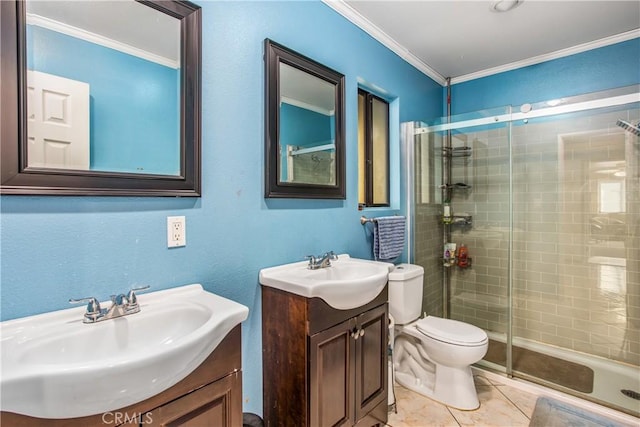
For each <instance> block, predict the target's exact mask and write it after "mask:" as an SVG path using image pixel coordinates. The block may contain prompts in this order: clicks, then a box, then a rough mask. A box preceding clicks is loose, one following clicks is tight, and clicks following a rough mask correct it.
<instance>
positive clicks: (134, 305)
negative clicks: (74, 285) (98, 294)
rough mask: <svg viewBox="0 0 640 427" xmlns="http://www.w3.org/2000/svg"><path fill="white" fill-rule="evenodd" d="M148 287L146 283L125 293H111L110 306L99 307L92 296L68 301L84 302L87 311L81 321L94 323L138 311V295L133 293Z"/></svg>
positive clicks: (74, 302) (72, 302)
mask: <svg viewBox="0 0 640 427" xmlns="http://www.w3.org/2000/svg"><path fill="white" fill-rule="evenodd" d="M149 288H150V286H149V285H147V286H142V287H140V288H133V289H131V290H130V291H129V293H128V294H127V295H124V294H119V295H111V306H110V307H109V308H101V307H100V303H99V302H98V300H97V299H96V298H94V297H88V298H80V299H74V298H70V299H69V303H71V304H78V303H83V302H86V303H87V311H85V313H84V320H83V321H82V322H83V323H96V322H101V321H103V320H109V319H115V318H116V317H122V316H126V315H128V314H133V313H137V312H139V311H140V305H139V304H138V297H137V296H136V294H135V293H136V292H138V291H145V290H147V289H149Z"/></svg>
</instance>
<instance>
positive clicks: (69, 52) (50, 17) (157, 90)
mask: <svg viewBox="0 0 640 427" xmlns="http://www.w3.org/2000/svg"><path fill="white" fill-rule="evenodd" d="M26 66H27V74H26V81H27V100H26V101H27V107H26V110H27V140H28V143H27V166H28V167H29V168H31V167H36V168H54V169H76V170H91V171H107V172H127V173H140V174H159V175H173V176H177V175H180V70H181V67H180V20H179V19H177V18H175V17H173V16H170V15H168V14H165V13H163V12H161V11H159V10H156V9H154V8H151V7H149V6H147V5H144V4H141V3H138V2H135V1H133V0H131V1H99V2H84V1H80V2H79V1H55V2H52V1H31V0H29V1H27V2H26Z"/></svg>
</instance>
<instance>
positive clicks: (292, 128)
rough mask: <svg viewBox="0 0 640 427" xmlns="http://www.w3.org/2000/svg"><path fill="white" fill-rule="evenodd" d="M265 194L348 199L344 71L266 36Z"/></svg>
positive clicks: (274, 196)
mask: <svg viewBox="0 0 640 427" xmlns="http://www.w3.org/2000/svg"><path fill="white" fill-rule="evenodd" d="M264 50H265V197H267V198H299V199H303V198H304V199H344V198H345V197H346V191H345V155H344V153H345V130H344V123H345V122H344V111H345V107H344V75H342V74H340V73H338V72H337V71H334V70H332V69H330V68H328V67H326V66H324V65H322V64H320V63H318V62H316V61H314V60H312V59H310V58H307V57H306V56H303V55H301V54H299V53H297V52H295V51H293V50H291V49H288V48H286V47H284V46H282V45H280V44H278V43H275V42H273V41H272V40H269V39H266V40H265V43H264Z"/></svg>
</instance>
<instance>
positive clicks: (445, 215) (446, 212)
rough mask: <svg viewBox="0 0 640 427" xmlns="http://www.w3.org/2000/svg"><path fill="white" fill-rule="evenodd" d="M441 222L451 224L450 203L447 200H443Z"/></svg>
mask: <svg viewBox="0 0 640 427" xmlns="http://www.w3.org/2000/svg"><path fill="white" fill-rule="evenodd" d="M442 222H444V223H445V224H451V204H450V203H449V201H448V200H447V201H445V202H444V205H443V207H442Z"/></svg>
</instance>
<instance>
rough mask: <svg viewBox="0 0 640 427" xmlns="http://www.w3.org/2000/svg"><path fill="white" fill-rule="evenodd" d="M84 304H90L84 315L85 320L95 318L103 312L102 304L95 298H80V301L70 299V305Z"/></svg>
mask: <svg viewBox="0 0 640 427" xmlns="http://www.w3.org/2000/svg"><path fill="white" fill-rule="evenodd" d="M83 302H86V303H88V304H87V311H86V312H85V313H84V317H85V318H95V317H97V316H98V315H99V314H100V312H101V308H100V303H99V302H98V300H97V299H95V298H94V297H87V298H78V299H76V298H69V303H70V304H80V303H83Z"/></svg>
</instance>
